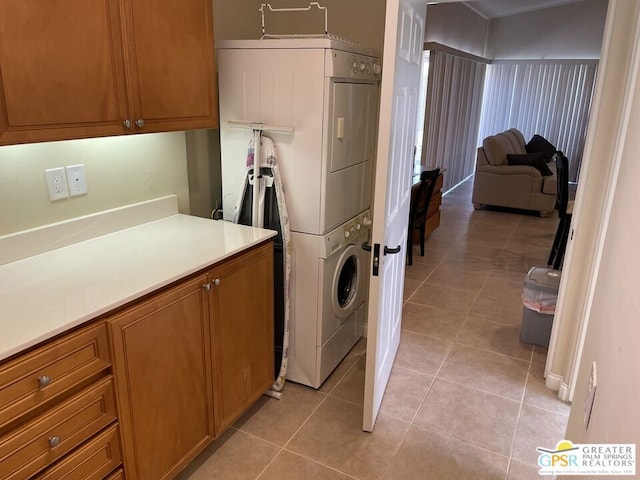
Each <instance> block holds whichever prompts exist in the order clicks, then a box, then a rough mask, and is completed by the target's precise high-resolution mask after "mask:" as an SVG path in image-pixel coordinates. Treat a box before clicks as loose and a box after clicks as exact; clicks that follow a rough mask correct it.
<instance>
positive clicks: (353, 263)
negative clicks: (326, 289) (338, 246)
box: [331, 245, 362, 318]
mask: <svg viewBox="0 0 640 480" xmlns="http://www.w3.org/2000/svg"><path fill="white" fill-rule="evenodd" d="M361 252H362V249H361V248H359V247H357V246H356V245H349V246H348V247H347V248H345V250H344V251H343V252H342V255H341V256H340V259H339V260H338V264H337V266H336V270H335V273H334V276H333V283H332V292H331V304H332V306H333V313H334V314H335V315H336V316H337V317H339V318H346V317H348V316H349V315H351V314H352V313H353V311H354V310H355V309H356V308H357V307H358V306H359V305H360V303H362V300H361V295H360V290H361V285H360V284H361V281H362V280H361V278H360V277H361V274H362V270H361V268H362V265H361V261H360V256H361V255H362V253H361Z"/></svg>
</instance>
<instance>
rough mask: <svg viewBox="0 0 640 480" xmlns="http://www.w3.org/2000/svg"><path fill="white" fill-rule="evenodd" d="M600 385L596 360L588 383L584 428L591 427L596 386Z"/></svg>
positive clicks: (585, 398)
mask: <svg viewBox="0 0 640 480" xmlns="http://www.w3.org/2000/svg"><path fill="white" fill-rule="evenodd" d="M597 387H598V369H597V365H596V362H595V361H594V362H593V363H592V364H591V373H590V375H589V383H588V384H587V393H586V394H585V396H584V429H585V430H587V429H588V428H589V421H590V420H591V411H592V410H593V401H594V400H595V398H596V388H597Z"/></svg>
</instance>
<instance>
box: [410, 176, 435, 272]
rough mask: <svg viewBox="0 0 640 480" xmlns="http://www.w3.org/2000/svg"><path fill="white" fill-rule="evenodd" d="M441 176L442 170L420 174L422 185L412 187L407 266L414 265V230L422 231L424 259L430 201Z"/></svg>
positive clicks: (421, 246) (421, 252)
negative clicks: (425, 230) (425, 232)
mask: <svg viewBox="0 0 640 480" xmlns="http://www.w3.org/2000/svg"><path fill="white" fill-rule="evenodd" d="M438 175H440V169H439V168H434V169H433V170H425V171H424V172H422V173H421V174H420V183H417V184H415V185H414V186H413V187H411V206H410V207H409V229H408V232H407V265H413V230H414V229H418V230H419V231H420V256H421V257H424V229H425V225H426V223H427V212H428V211H429V201H430V200H431V196H432V195H433V189H434V188H435V186H436V181H437V179H438Z"/></svg>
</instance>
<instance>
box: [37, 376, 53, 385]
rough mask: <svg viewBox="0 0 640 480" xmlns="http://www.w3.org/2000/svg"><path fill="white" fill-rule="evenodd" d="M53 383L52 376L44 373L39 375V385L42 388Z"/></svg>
mask: <svg viewBox="0 0 640 480" xmlns="http://www.w3.org/2000/svg"><path fill="white" fill-rule="evenodd" d="M50 383H51V377H50V376H49V375H42V376H41V377H38V385H39V386H40V388H43V387H46V386H47V385H49V384H50Z"/></svg>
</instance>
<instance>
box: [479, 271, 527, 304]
mask: <svg viewBox="0 0 640 480" xmlns="http://www.w3.org/2000/svg"><path fill="white" fill-rule="evenodd" d="M520 277H521V275H519V274H518V275H517V277H516V278H515V279H514V277H513V276H511V275H494V274H491V275H489V276H488V277H487V281H486V282H485V284H484V287H483V288H482V292H480V294H481V295H483V296H484V295H486V296H488V297H492V298H499V297H510V298H520V296H521V295H522V288H523V282H524V275H522V278H520Z"/></svg>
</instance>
